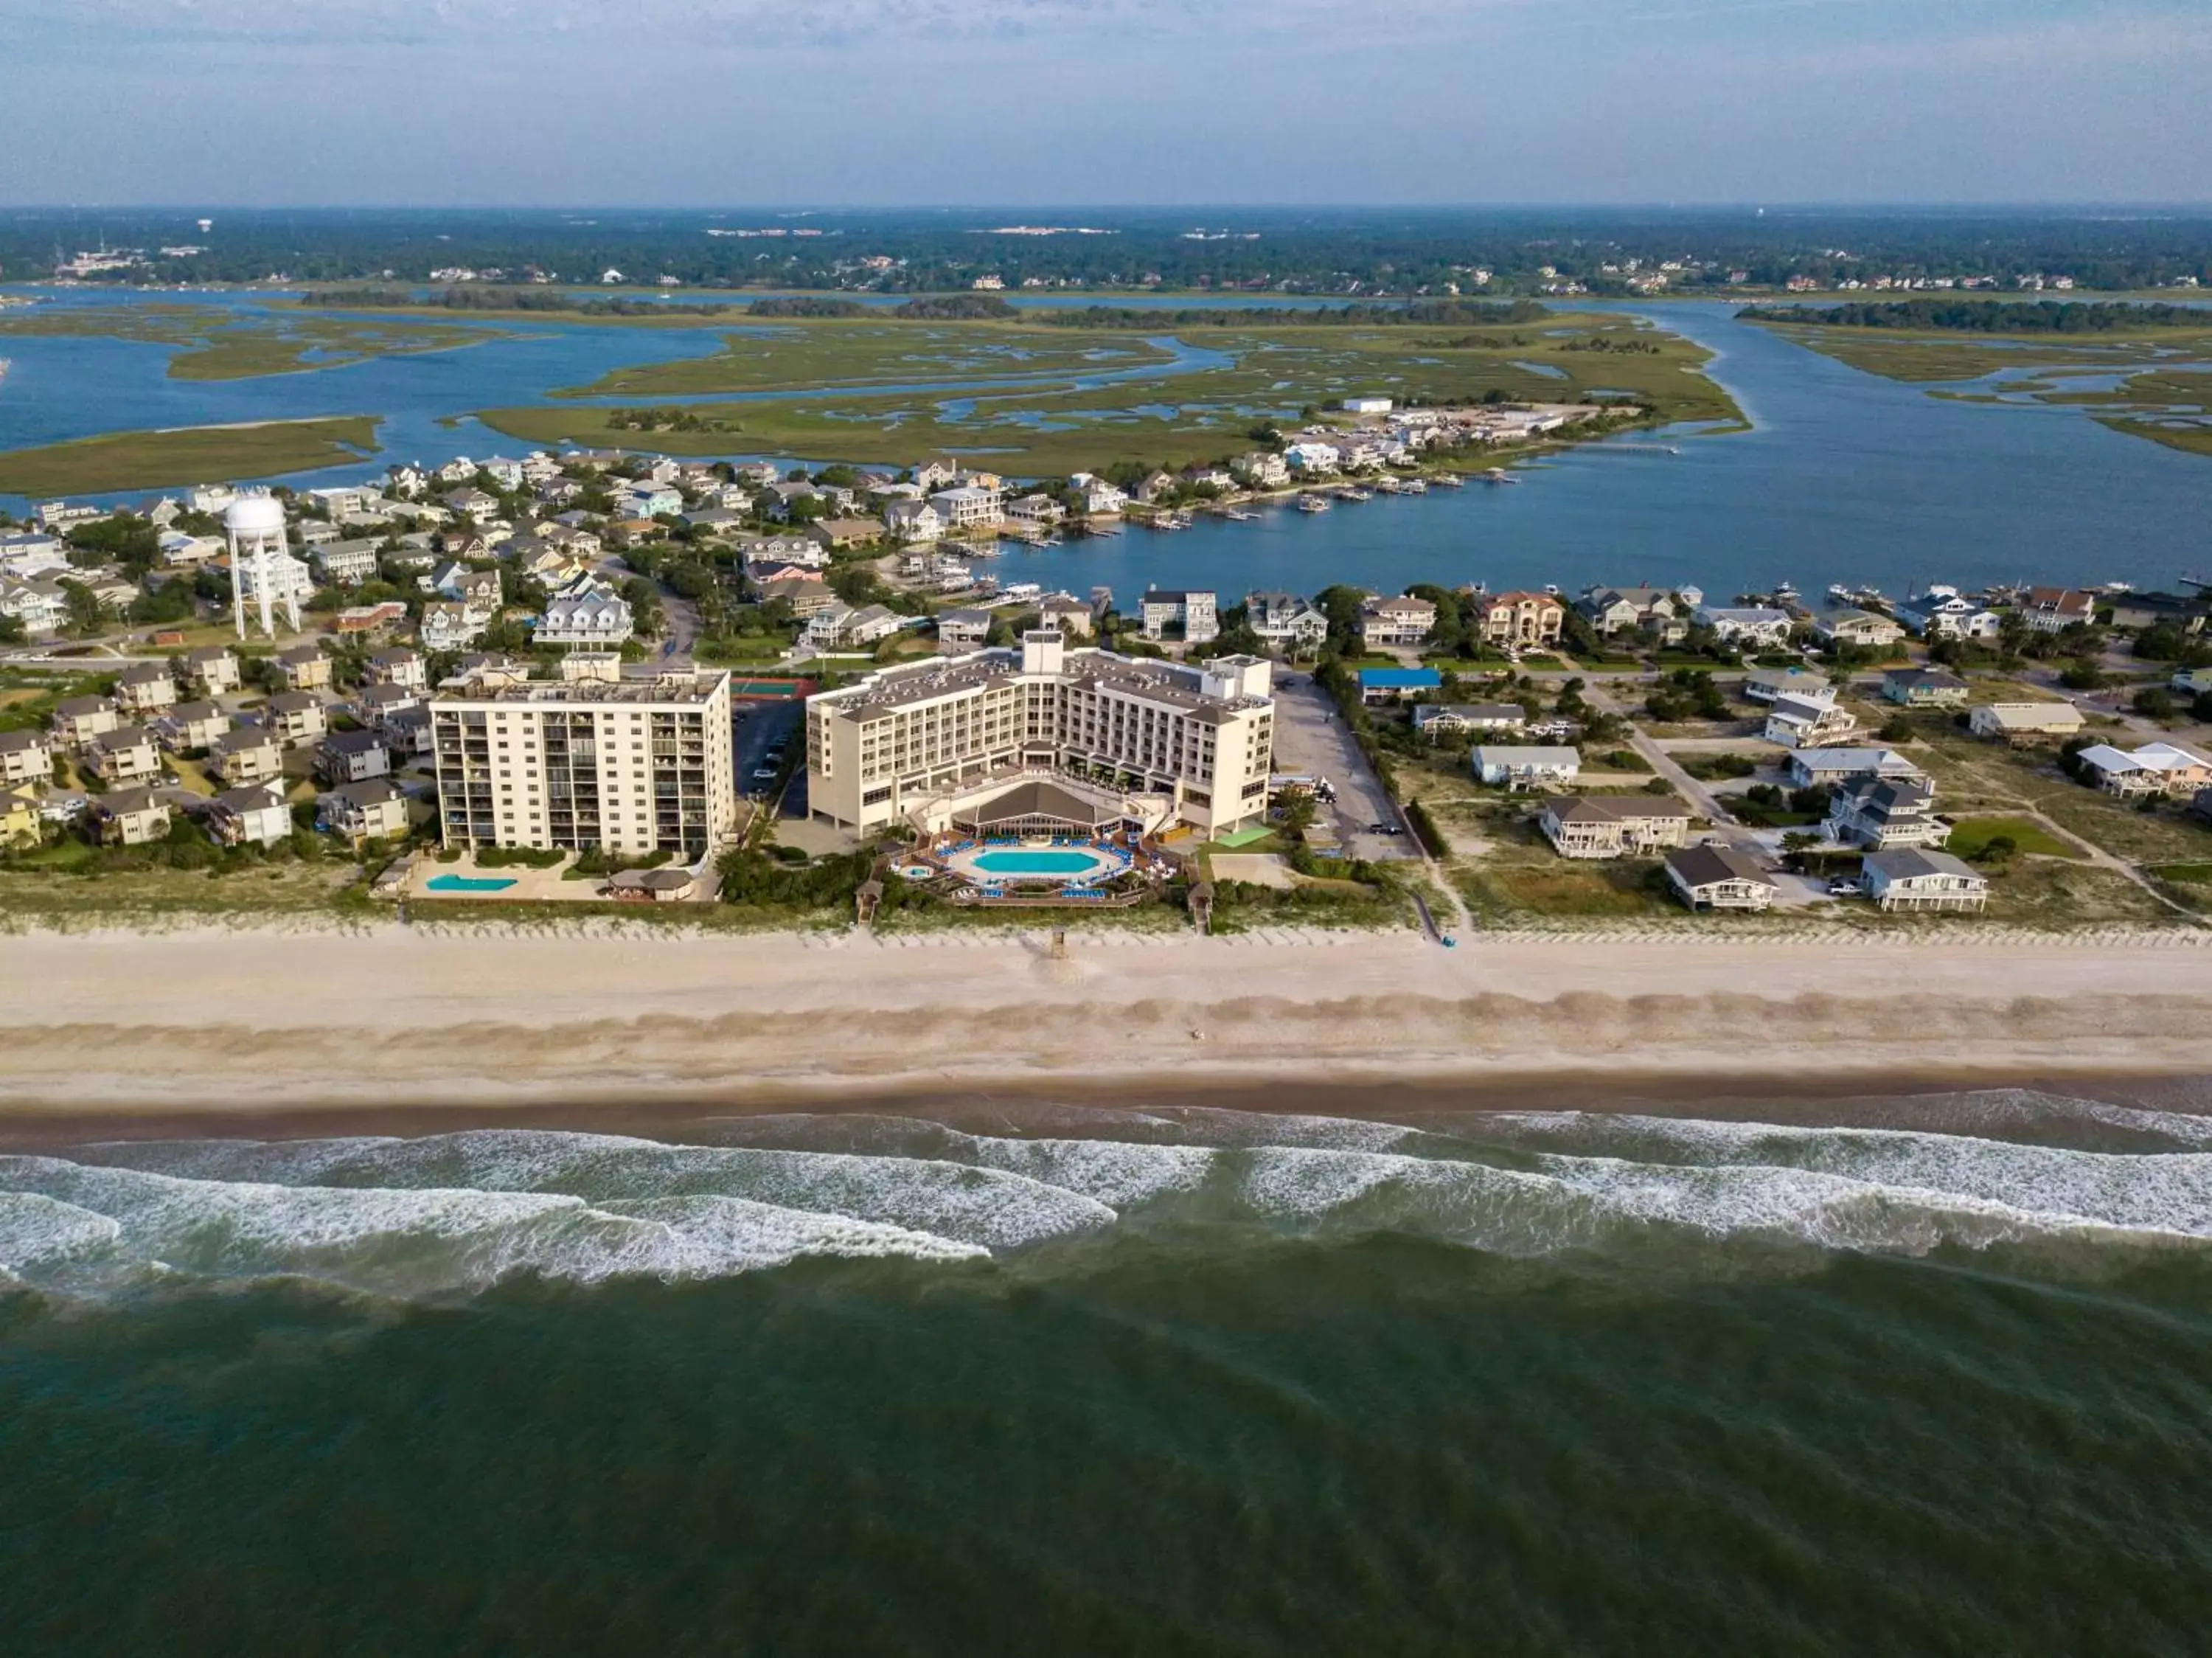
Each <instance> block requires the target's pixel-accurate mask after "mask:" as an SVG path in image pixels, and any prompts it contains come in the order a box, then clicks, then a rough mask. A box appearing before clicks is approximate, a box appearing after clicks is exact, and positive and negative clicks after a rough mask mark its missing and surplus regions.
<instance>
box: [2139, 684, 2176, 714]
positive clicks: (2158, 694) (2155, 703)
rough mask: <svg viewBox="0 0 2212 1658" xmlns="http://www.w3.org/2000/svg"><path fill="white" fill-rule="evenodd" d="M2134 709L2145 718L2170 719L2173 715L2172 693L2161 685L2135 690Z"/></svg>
mask: <svg viewBox="0 0 2212 1658" xmlns="http://www.w3.org/2000/svg"><path fill="white" fill-rule="evenodd" d="M2135 710H2136V713H2138V714H2140V715H2142V716H2143V717H2144V718H2145V719H2149V720H2160V721H2164V720H2170V719H2172V717H2173V711H2174V700H2173V693H2172V692H2171V691H2168V690H2167V689H2166V687H2165V686H2155V685H2154V686H2145V687H2144V688H2143V689H2142V690H2141V691H2138V692H2136V695H2135Z"/></svg>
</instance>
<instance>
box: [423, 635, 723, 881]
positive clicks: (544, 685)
mask: <svg viewBox="0 0 2212 1658" xmlns="http://www.w3.org/2000/svg"><path fill="white" fill-rule="evenodd" d="M562 672H563V677H562V679H561V680H517V679H513V678H511V677H507V676H501V675H491V676H487V677H486V678H483V679H479V680H472V681H471V682H469V683H468V684H466V685H465V686H463V687H462V688H461V689H460V690H459V692H456V693H454V694H450V695H441V696H440V697H438V698H436V699H435V700H434V701H433V702H432V703H431V704H430V716H431V723H432V732H433V737H434V740H435V753H436V755H437V764H438V808H439V811H440V813H441V815H442V818H443V820H444V833H445V842H446V844H447V845H448V846H538V847H554V846H562V847H569V848H572V849H574V850H579V851H580V850H586V849H588V848H591V847H599V846H603V847H605V848H606V849H607V850H610V851H615V852H624V853H640V852H655V851H661V850H666V851H670V852H673V853H675V854H676V855H677V856H679V857H682V858H684V860H685V861H686V862H690V861H692V860H694V859H696V858H697V857H699V856H702V855H703V854H704V853H706V852H707V851H708V850H711V849H712V848H713V847H714V846H715V845H716V844H719V843H720V841H721V840H722V839H723V838H725V837H726V835H727V834H728V833H729V832H730V831H731V829H732V827H733V826H734V824H735V820H736V817H737V802H738V791H737V778H736V762H735V759H734V758H733V756H732V743H731V734H730V676H729V675H728V674H726V673H704V672H699V671H696V670H694V669H691V668H690V667H678V668H674V669H664V670H662V671H659V672H658V673H655V674H653V675H652V676H651V677H648V678H640V679H625V678H623V677H621V669H620V665H619V663H618V661H617V659H616V658H615V657H614V656H613V655H611V654H609V655H572V656H570V657H569V658H568V660H567V661H565V662H564V663H563V664H562Z"/></svg>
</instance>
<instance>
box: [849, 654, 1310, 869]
mask: <svg viewBox="0 0 2212 1658" xmlns="http://www.w3.org/2000/svg"><path fill="white" fill-rule="evenodd" d="M1273 752H1274V700H1273V695H1272V694H1271V686H1270V678H1269V669H1268V665H1267V663H1266V662H1265V661H1261V660H1260V659H1259V658H1257V657H1253V656H1221V657H1217V658H1215V659H1214V660H1213V661H1210V662H1206V663H1205V664H1203V665H1200V666H1194V667H1182V666H1179V665H1177V664H1175V663H1172V662H1159V661H1134V660H1132V659H1130V658H1128V657H1125V656H1120V655H1115V654H1113V653H1111V652H1109V651H1104V650H1098V649H1087V648H1086V649H1069V648H1068V647H1067V645H1066V643H1065V642H1064V641H1063V640H1062V639H1061V637H1060V635H1059V634H1058V633H1057V632H1054V631H1048V630H1046V629H1038V630H1036V631H1032V632H1030V633H1028V634H1025V635H1024V637H1023V640H1022V644H1021V648H1020V649H1019V650H1018V651H1016V650H1005V649H1000V650H983V651H977V652H975V653H974V654H973V655H967V656H956V657H942V658H939V659H938V660H936V661H927V662H921V663H916V664H914V665H912V666H910V667H891V668H885V669H884V670H881V671H880V672H878V673H875V674H870V675H869V676H868V677H867V678H866V679H865V680H862V681H861V682H860V684H858V685H855V686H849V687H848V688H846V689H844V690H842V691H832V692H823V693H822V694H821V695H818V696H817V697H815V698H812V699H811V701H810V702H809V703H808V704H807V709H806V787H807V799H808V802H809V803H810V804H811V808H812V809H813V812H814V814H815V815H816V816H817V817H818V818H822V819H824V820H828V821H829V822H832V823H836V824H839V825H842V826H845V827H848V828H852V829H858V830H862V831H866V830H871V829H877V828H880V827H883V826H886V825H889V824H894V823H899V822H906V823H908V824H911V825H912V826H914V827H915V828H917V829H919V830H921V831H923V832H929V833H935V832H939V831H942V830H945V829H947V828H951V827H954V826H959V825H963V824H971V823H976V822H982V821H989V822H994V823H999V822H1004V821H1006V818H1005V816H1004V814H1003V812H1002V811H1001V808H1000V797H1002V796H1004V797H1009V798H1011V797H1012V795H1014V794H1015V792H1016V791H1018V790H1021V789H1033V787H1034V786H1035V785H1037V784H1040V783H1044V784H1049V785H1050V789H1051V799H1053V800H1055V801H1057V800H1061V799H1062V798H1063V797H1069V798H1073V799H1075V800H1078V801H1080V802H1085V803H1086V811H1087V813H1089V814H1094V815H1089V816H1084V817H1079V816H1078V815H1077V814H1073V813H1072V812H1062V813H1057V814H1055V813H1054V811H1052V810H1049V809H1047V808H1039V810H1038V812H1037V813H1036V814H1030V815H1033V816H1037V817H1038V818H1039V819H1040V820H1042V819H1044V818H1056V819H1057V820H1064V821H1066V822H1068V823H1070V824H1073V825H1074V826H1076V827H1078V828H1080V829H1085V830H1089V829H1091V828H1094V827H1097V826H1102V825H1127V824H1133V825H1135V826H1136V827H1137V828H1138V829H1139V832H1151V831H1152V830H1154V829H1157V828H1158V827H1160V826H1164V825H1166V824H1169V823H1171V822H1182V823H1187V824H1189V825H1191V826H1194V827H1195V828H1197V829H1199V830H1200V831H1201V832H1205V833H1207V834H1218V833H1221V832H1226V831H1231V830H1234V829H1237V828H1238V827H1241V826H1243V825H1244V824H1247V823H1249V822H1250V821H1252V820H1255V819H1256V818H1260V817H1261V816H1263V815H1264V814H1265V813H1266V811H1267V776H1268V770H1269V766H1270V764H1271V762H1272V760H1273Z"/></svg>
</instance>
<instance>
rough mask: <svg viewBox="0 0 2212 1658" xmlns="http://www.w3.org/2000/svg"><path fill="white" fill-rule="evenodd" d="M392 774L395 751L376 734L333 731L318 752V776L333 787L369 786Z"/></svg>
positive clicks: (316, 768) (316, 770) (372, 732)
mask: <svg viewBox="0 0 2212 1658" xmlns="http://www.w3.org/2000/svg"><path fill="white" fill-rule="evenodd" d="M391 770H392V751H391V750H390V749H388V748H386V747H385V746H384V740H383V739H382V738H381V737H380V736H378V735H377V734H376V733H375V732H374V731H333V732H331V734H330V735H328V736H326V737H325V738H324V739H323V741H322V742H321V743H320V744H319V745H318V746H317V747H316V749H315V775H316V776H317V777H320V778H321V779H322V780H323V781H324V782H325V783H331V784H332V785H338V784H343V783H367V782H368V780H369V779H370V778H371V777H384V776H386V775H387V774H388V773H389V772H390V771H391Z"/></svg>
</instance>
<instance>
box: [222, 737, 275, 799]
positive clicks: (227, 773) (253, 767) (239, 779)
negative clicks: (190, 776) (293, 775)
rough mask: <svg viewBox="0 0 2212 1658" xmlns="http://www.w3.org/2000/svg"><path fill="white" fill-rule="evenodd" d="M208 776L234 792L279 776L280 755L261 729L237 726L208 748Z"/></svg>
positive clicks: (273, 742)
mask: <svg viewBox="0 0 2212 1658" xmlns="http://www.w3.org/2000/svg"><path fill="white" fill-rule="evenodd" d="M207 766H208V771H209V774H210V776H212V777H216V778H218V779H220V780H221V781H222V782H223V783H227V784H228V785H229V786H230V787H232V788H234V789H235V788H239V787H240V786H242V785H244V784H246V783H266V782H267V781H268V780H269V779H270V778H271V777H279V776H281V775H283V770H284V751H283V748H282V747H279V746H278V743H277V741H276V732H275V731H273V730H271V729H270V728H269V727H267V726H265V725H241V726H240V727H239V728H237V729H236V730H234V731H226V732H224V733H223V734H222V735H221V736H220V737H217V738H216V740H215V741H213V742H211V743H210V744H209V745H208V758H207Z"/></svg>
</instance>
